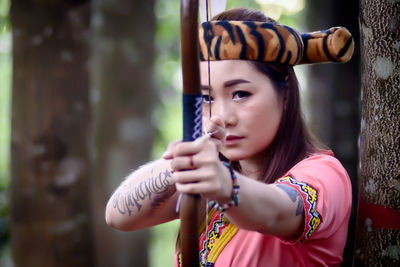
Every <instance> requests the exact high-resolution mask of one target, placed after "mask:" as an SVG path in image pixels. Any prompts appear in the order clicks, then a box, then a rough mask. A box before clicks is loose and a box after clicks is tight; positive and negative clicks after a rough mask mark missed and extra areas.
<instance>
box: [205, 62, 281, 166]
mask: <svg viewBox="0 0 400 267" xmlns="http://www.w3.org/2000/svg"><path fill="white" fill-rule="evenodd" d="M200 70H201V86H202V93H203V97H204V99H203V100H204V101H203V116H209V109H210V108H211V111H212V116H219V117H220V118H221V119H222V121H223V123H224V124H225V130H226V139H225V145H224V146H223V149H222V151H221V152H222V154H224V156H225V157H227V158H228V159H230V160H235V161H239V160H245V159H254V160H257V159H260V157H262V155H263V154H262V152H263V151H264V150H265V148H267V147H268V146H269V145H270V144H271V142H272V141H273V139H274V137H275V135H276V133H277V131H278V127H279V123H280V121H281V117H282V112H283V104H282V100H281V98H280V97H279V95H278V93H277V92H276V90H275V89H274V87H273V85H272V82H271V80H270V79H269V78H268V77H267V76H266V75H264V74H262V73H261V72H259V71H257V70H256V68H255V67H254V66H253V65H252V64H250V63H249V62H247V61H242V60H222V61H211V62H210V70H211V75H210V76H211V77H210V79H211V81H210V84H211V96H210V97H209V96H208V95H209V92H208V66H207V62H201V63H200ZM209 100H210V101H209Z"/></svg>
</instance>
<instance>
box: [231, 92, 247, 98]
mask: <svg viewBox="0 0 400 267" xmlns="http://www.w3.org/2000/svg"><path fill="white" fill-rule="evenodd" d="M250 95H251V94H250V93H249V92H246V91H236V92H234V93H233V96H232V99H236V100H238V99H242V98H245V97H249V96H250Z"/></svg>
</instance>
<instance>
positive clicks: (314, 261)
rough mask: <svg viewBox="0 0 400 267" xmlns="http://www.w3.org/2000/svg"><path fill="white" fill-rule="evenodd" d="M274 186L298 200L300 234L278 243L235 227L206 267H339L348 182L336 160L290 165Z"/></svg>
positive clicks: (327, 158) (347, 214) (324, 158)
mask: <svg viewBox="0 0 400 267" xmlns="http://www.w3.org/2000/svg"><path fill="white" fill-rule="evenodd" d="M276 183H282V184H286V185H289V186H291V187H292V188H294V189H295V190H297V191H298V192H299V193H300V195H301V196H302V199H303V206H304V214H305V226H304V231H303V234H302V236H301V237H300V238H299V239H297V240H283V239H281V238H278V237H275V236H269V235H265V234H261V233H258V232H253V231H246V230H242V229H239V230H238V231H237V233H236V234H235V235H234V236H233V237H232V239H231V240H230V241H229V242H228V243H227V245H226V246H225V247H224V248H223V250H222V251H221V253H220V254H219V256H218V258H217V259H216V261H215V264H214V265H210V266H215V267H226V266H243V267H251V266H254V267H258V266H339V265H340V263H341V262H342V254H343V249H344V246H345V243H346V238H347V228H348V220H349V217H350V213H351V202H352V197H351V183H350V179H349V177H348V174H347V172H346V170H345V169H344V168H343V166H342V165H341V164H340V162H339V161H338V160H337V159H336V158H334V157H333V156H331V154H319V155H314V156H311V157H309V158H307V159H304V160H303V161H301V162H299V163H298V164H296V165H295V166H294V167H293V168H292V169H291V170H290V171H289V172H288V173H287V174H286V175H285V176H284V178H281V179H278V180H277V181H276ZM175 264H176V265H177V262H176V263H175Z"/></svg>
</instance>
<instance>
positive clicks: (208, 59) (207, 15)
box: [206, 0, 212, 119]
mask: <svg viewBox="0 0 400 267" xmlns="http://www.w3.org/2000/svg"><path fill="white" fill-rule="evenodd" d="M209 1H210V0H206V21H207V34H206V36H207V40H206V41H207V50H208V51H207V52H208V53H207V70H208V101H209V102H210V103H209V104H210V108H209V112H210V114H209V116H210V119H211V115H212V112H211V100H210V99H211V77H210V76H211V70H210V52H211V51H210V38H209V27H210V24H209V22H210V19H209V12H210V11H211V10H210V6H209Z"/></svg>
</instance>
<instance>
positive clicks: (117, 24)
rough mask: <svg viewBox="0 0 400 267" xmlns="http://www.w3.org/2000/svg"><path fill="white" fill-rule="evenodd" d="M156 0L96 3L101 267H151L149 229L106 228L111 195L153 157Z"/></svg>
mask: <svg viewBox="0 0 400 267" xmlns="http://www.w3.org/2000/svg"><path fill="white" fill-rule="evenodd" d="M153 8H154V1H139V0H136V1H132V0H119V1H111V2H110V1H106V0H97V1H95V2H94V5H93V19H92V29H93V33H94V36H93V62H92V77H93V78H92V91H91V96H92V97H91V99H92V101H93V104H94V105H95V111H96V112H95V113H94V115H95V117H94V125H93V132H94V143H93V146H94V149H93V154H92V161H93V166H92V170H93V180H92V189H93V190H94V191H93V192H94V194H93V203H94V215H95V219H94V221H95V232H96V234H95V236H96V251H97V266H104V267H109V266H113V267H119V266H120V267H125V266H146V265H147V262H148V260H147V251H148V250H147V247H148V243H149V234H148V231H147V230H144V231H136V232H131V233H122V232H118V231H115V230H112V229H111V228H110V227H108V226H107V225H106V224H105V220H104V208H105V206H106V201H107V199H108V198H109V197H110V195H111V193H112V191H113V190H114V189H115V188H116V187H117V186H118V185H119V184H120V183H121V181H122V180H123V179H124V177H126V176H127V175H128V174H129V173H130V172H131V171H132V170H133V169H135V168H137V167H138V166H140V165H141V164H144V163H145V162H147V161H148V160H149V158H150V152H151V148H152V141H153V136H154V132H155V130H154V127H153V125H152V122H151V117H152V109H153V105H154V99H155V90H153V82H152V77H153V76H152V70H153V58H154V44H153V39H154V34H155V16H154V11H153Z"/></svg>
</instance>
